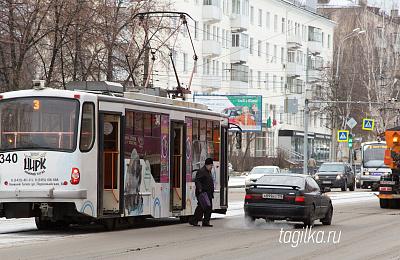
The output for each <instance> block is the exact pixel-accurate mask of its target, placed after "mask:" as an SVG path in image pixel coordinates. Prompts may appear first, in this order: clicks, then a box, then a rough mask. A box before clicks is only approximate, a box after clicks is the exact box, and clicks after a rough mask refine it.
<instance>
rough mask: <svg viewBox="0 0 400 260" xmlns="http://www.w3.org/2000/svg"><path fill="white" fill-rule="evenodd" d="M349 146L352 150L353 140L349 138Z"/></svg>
mask: <svg viewBox="0 0 400 260" xmlns="http://www.w3.org/2000/svg"><path fill="white" fill-rule="evenodd" d="M349 137H350V136H349ZM347 146H348V147H350V148H352V147H353V138H349V142H348V143H347Z"/></svg>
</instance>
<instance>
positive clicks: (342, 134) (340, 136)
mask: <svg viewBox="0 0 400 260" xmlns="http://www.w3.org/2000/svg"><path fill="white" fill-rule="evenodd" d="M348 140H349V131H345V130H340V131H338V132H337V141H338V142H347V141H348Z"/></svg>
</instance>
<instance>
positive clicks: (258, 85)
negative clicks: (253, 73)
mask: <svg viewBox="0 0 400 260" xmlns="http://www.w3.org/2000/svg"><path fill="white" fill-rule="evenodd" d="M257 88H261V71H259V72H257Z"/></svg>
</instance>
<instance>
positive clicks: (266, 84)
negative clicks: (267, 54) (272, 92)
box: [265, 73, 269, 89]
mask: <svg viewBox="0 0 400 260" xmlns="http://www.w3.org/2000/svg"><path fill="white" fill-rule="evenodd" d="M268 81H269V74H268V73H265V89H268V88H269V85H268V83H269V82H268Z"/></svg>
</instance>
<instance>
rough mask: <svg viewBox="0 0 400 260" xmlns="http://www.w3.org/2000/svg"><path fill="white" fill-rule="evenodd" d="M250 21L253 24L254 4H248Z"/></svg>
mask: <svg viewBox="0 0 400 260" xmlns="http://www.w3.org/2000/svg"><path fill="white" fill-rule="evenodd" d="M250 23H251V24H254V6H250Z"/></svg>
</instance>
